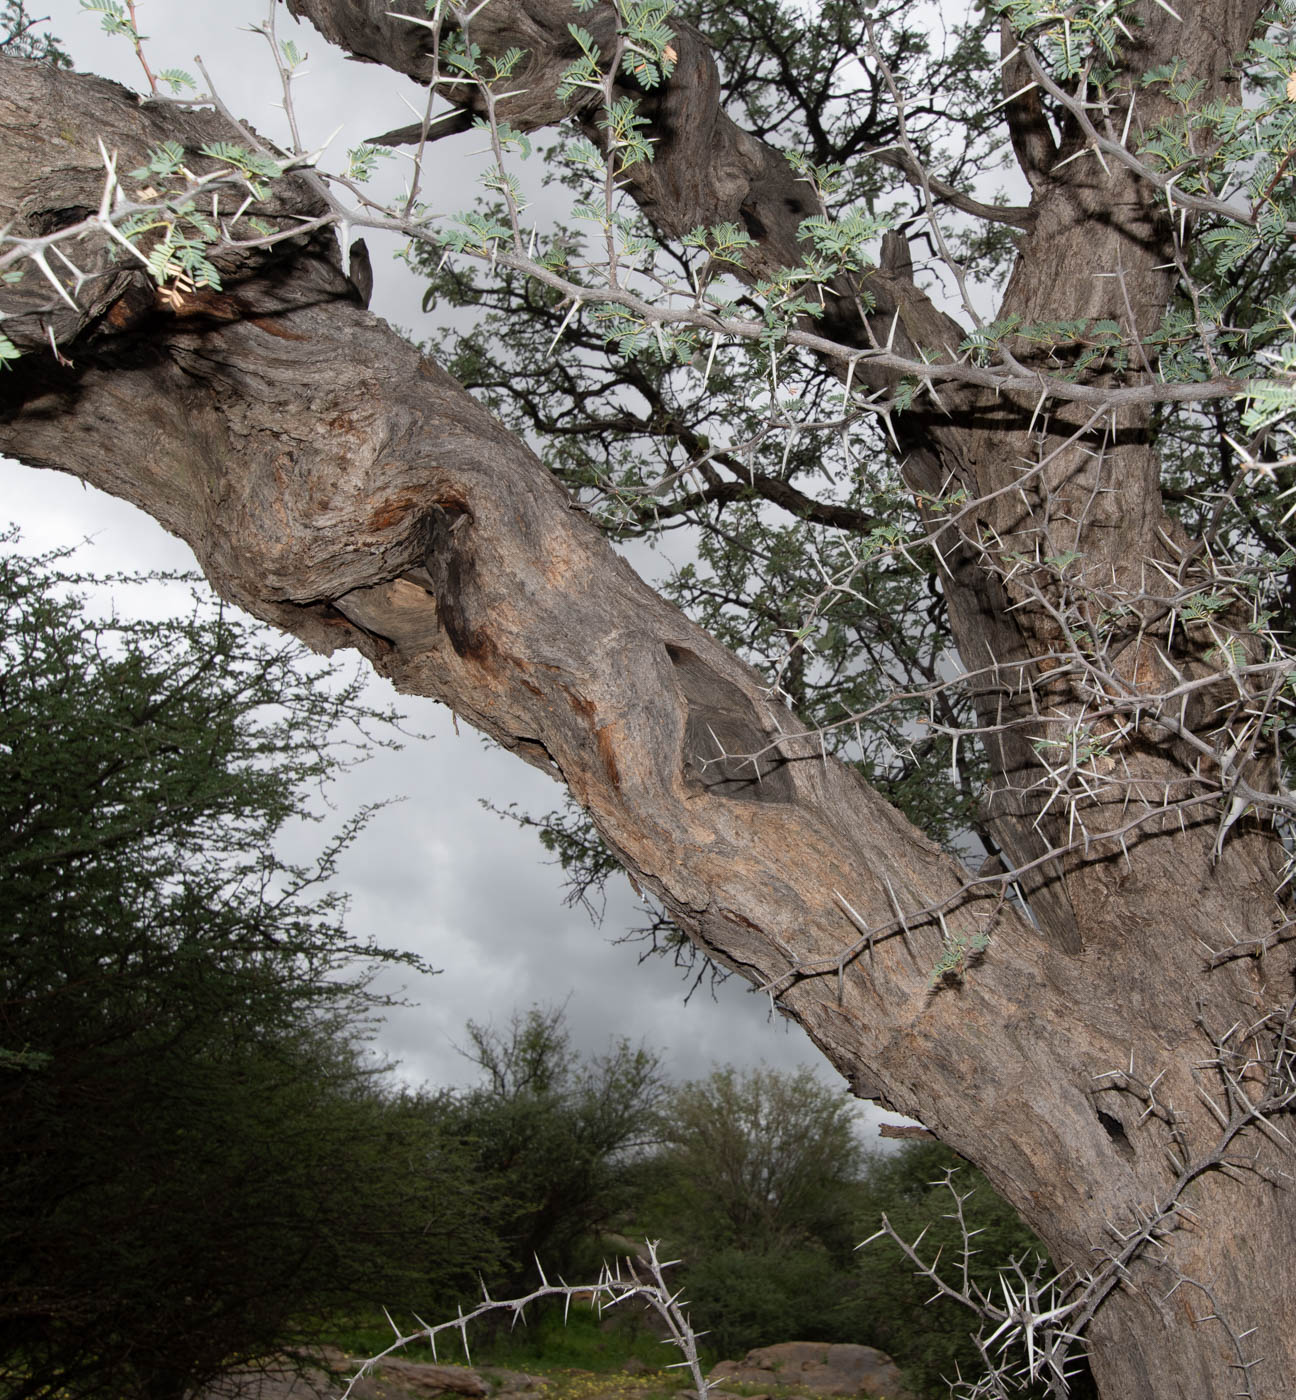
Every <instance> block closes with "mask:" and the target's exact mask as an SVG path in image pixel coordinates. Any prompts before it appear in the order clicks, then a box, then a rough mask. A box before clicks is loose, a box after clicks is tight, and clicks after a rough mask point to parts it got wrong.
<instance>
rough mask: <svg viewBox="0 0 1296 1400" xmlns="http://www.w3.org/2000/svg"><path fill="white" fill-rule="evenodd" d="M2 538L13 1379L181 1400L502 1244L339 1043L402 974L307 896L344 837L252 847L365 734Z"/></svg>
mask: <svg viewBox="0 0 1296 1400" xmlns="http://www.w3.org/2000/svg"><path fill="white" fill-rule="evenodd" d="M4 543H5V544H6V545H7V546H8V547H9V548H7V549H5V550H3V551H0V1121H3V1124H4V1132H3V1134H0V1371H3V1373H4V1387H3V1388H4V1390H5V1392H6V1394H7V1395H8V1396H9V1397H10V1400H35V1398H36V1397H42V1396H51V1397H52V1396H54V1395H58V1396H59V1397H60V1400H91V1398H92V1397H102V1400H128V1398H129V1397H147V1400H179V1397H181V1396H183V1395H185V1394H187V1393H190V1392H191V1391H192V1390H193V1389H195V1388H197V1387H198V1386H200V1385H202V1384H204V1383H206V1382H208V1381H210V1380H211V1379H213V1378H214V1377H216V1376H218V1375H220V1374H221V1373H223V1372H224V1371H225V1370H227V1369H228V1368H229V1367H230V1366H231V1365H234V1364H237V1363H238V1362H239V1361H241V1360H243V1359H246V1358H249V1357H253V1356H256V1355H258V1354H261V1353H264V1352H265V1351H266V1350H268V1349H271V1348H274V1347H277V1346H281V1345H283V1344H285V1343H288V1342H291V1341H294V1340H299V1339H301V1338H302V1337H304V1336H305V1335H307V1334H308V1330H309V1329H308V1328H307V1327H306V1326H305V1324H303V1322H302V1318H303V1317H304V1316H308V1315H320V1314H323V1313H327V1312H330V1311H333V1310H335V1309H337V1308H338V1307H342V1306H350V1305H353V1304H354V1303H356V1302H357V1301H360V1300H372V1301H375V1302H377V1301H389V1300H392V1299H409V1300H411V1301H413V1300H414V1299H416V1298H421V1297H424V1296H426V1295H427V1293H428V1292H429V1290H431V1289H434V1288H436V1287H438V1286H442V1285H444V1284H447V1283H449V1282H450V1281H454V1282H456V1283H458V1284H463V1285H466V1284H468V1282H469V1280H470V1279H471V1277H472V1276H473V1274H474V1273H475V1270H476V1269H477V1268H478V1267H479V1266H481V1265H482V1264H483V1263H484V1262H489V1260H490V1258H491V1257H492V1250H493V1242H492V1241H491V1240H490V1238H489V1237H487V1236H485V1235H484V1234H482V1233H481V1232H480V1231H479V1230H478V1229H477V1228H476V1225H475V1222H476V1221H477V1220H478V1219H479V1218H480V1209H479V1208H478V1206H477V1204H476V1198H477V1197H478V1196H479V1195H480V1187H479V1186H478V1184H477V1183H476V1182H475V1179H474V1178H473V1177H472V1176H471V1174H470V1172H469V1171H468V1169H467V1167H468V1164H467V1162H466V1159H465V1155H464V1154H463V1152H462V1150H461V1148H460V1147H459V1145H458V1144H457V1142H456V1141H455V1140H454V1139H452V1138H448V1137H443V1136H441V1135H439V1134H437V1133H436V1132H434V1131H432V1130H431V1128H430V1126H429V1125H428V1124H427V1122H426V1120H425V1119H423V1118H422V1117H421V1116H419V1115H416V1114H412V1113H410V1112H409V1111H408V1109H407V1108H406V1107H405V1106H404V1105H402V1104H401V1103H400V1102H399V1101H391V1100H389V1099H388V1098H387V1097H385V1096H384V1094H383V1093H382V1092H381V1090H380V1087H379V1085H378V1084H377V1082H376V1080H375V1073H374V1069H373V1067H372V1066H371V1065H370V1064H369V1063H368V1062H367V1061H366V1058H365V1056H364V1055H363V1054H362V1052H361V1051H360V1050H359V1049H357V1047H356V1041H355V1037H356V1034H357V1029H358V1028H359V1027H360V1026H361V1025H362V1023H363V1019H364V1017H365V1016H366V1015H368V1014H369V1013H371V1012H372V1010H373V1009H374V1008H375V1007H376V1006H378V1005H380V1004H381V1003H380V1000H379V999H377V998H375V997H374V996H372V995H371V994H370V993H369V991H368V990H367V987H366V971H365V970H366V968H367V967H372V966H373V965H374V964H376V963H379V962H393V961H401V962H406V963H415V960H413V959H410V958H407V957H405V956H404V955H400V954H397V953H395V952H392V951H391V950H387V949H382V948H378V947H373V946H370V945H367V944H365V945H361V944H358V943H357V942H356V941H355V940H353V939H352V938H351V937H350V936H349V935H348V934H347V932H346V930H345V928H344V927H343V924H342V921H341V916H342V913H343V906H342V903H341V901H340V900H339V899H338V898H337V897H336V896H335V895H333V894H330V893H329V892H327V890H321V882H322V881H323V880H325V879H326V878H327V877H328V876H329V875H330V874H331V872H332V869H333V865H334V862H335V860H336V858H337V855H338V853H339V852H340V851H341V850H342V849H343V848H344V846H345V844H346V842H347V840H348V838H349V836H350V834H352V833H353V832H354V831H355V830H356V828H357V823H356V822H352V823H351V824H350V825H348V826H346V827H344V828H343V830H342V833H341V835H340V836H337V837H335V838H334V839H333V840H332V841H331V842H330V843H329V844H328V845H327V846H326V847H325V849H324V851H323V853H322V854H321V855H320V857H319V858H318V860H317V861H316V863H315V864H314V865H312V866H311V867H309V868H297V867H292V866H288V865H285V864H283V863H282V862H281V861H279V860H278V859H277V858H276V857H275V855H274V850H275V846H276V839H277V837H278V835H279V833H280V832H281V830H282V828H283V827H284V825H285V823H287V822H289V821H290V820H291V819H293V818H294V817H296V816H298V815H299V814H301V813H303V812H305V811H307V810H308V805H309V801H310V798H311V795H312V794H313V793H315V792H317V791H318V790H319V789H320V787H321V785H322V784H325V783H327V781H328V779H329V778H330V777H331V776H332V775H333V774H334V773H335V772H336V771H337V769H338V768H339V766H340V765H341V764H342V763H344V762H347V761H349V760H350V759H351V758H353V757H354V756H356V755H357V754H358V753H360V752H361V751H362V750H363V745H364V743H365V735H366V733H367V732H372V731H373V726H374V725H378V724H381V723H382V720H383V717H382V716H380V715H376V714H373V713H372V712H370V711H367V710H366V709H365V708H364V707H363V706H362V705H361V703H360V700H359V696H358V692H357V689H356V687H355V686H348V685H339V684H338V681H337V678H336V677H334V676H331V675H330V673H328V672H326V671H321V670H320V669H319V668H318V667H315V668H313V669H312V668H311V667H310V666H309V665H306V664H304V660H305V658H304V657H303V656H301V655H300V654H299V649H298V648H296V647H293V646H288V645H285V644H283V643H282V642H281V641H275V642H273V643H271V642H268V641H266V640H265V638H264V634H262V633H261V632H259V631H256V630H253V629H251V628H249V627H247V626H244V625H242V624H239V623H236V622H234V621H233V620H232V619H231V618H230V617H229V616H228V615H226V614H225V613H224V612H223V611H222V610H220V609H218V608H213V607H211V606H209V605H205V604H199V603H196V604H195V606H194V610H193V612H192V614H191V615H190V616H189V617H188V618H183V619H181V620H177V621H169V622H163V623H155V622H132V621H126V620H122V619H121V618H120V617H118V616H116V615H113V616H109V617H107V618H96V617H95V616H93V615H92V614H91V612H90V611H89V610H88V608H87V606H86V604H85V603H84V602H83V601H82V599H81V598H80V597H78V595H77V592H76V589H75V587H74V586H73V585H74V582H75V581H73V580H69V579H67V578H65V577H63V576H61V575H60V573H59V570H58V561H57V560H55V559H53V558H45V559H26V558H23V557H21V556H20V555H19V554H17V553H15V552H13V550H12V546H13V540H12V538H9V539H7V540H6V541H4ZM344 741H345V746H344ZM415 965H417V964H415ZM461 1222H468V1228H467V1229H466V1230H465V1229H463V1228H461ZM413 1241H417V1242H418V1244H417V1248H411V1247H410V1244H411V1242H413Z"/></svg>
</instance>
